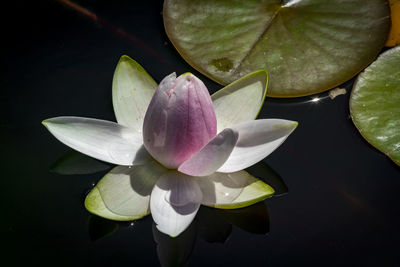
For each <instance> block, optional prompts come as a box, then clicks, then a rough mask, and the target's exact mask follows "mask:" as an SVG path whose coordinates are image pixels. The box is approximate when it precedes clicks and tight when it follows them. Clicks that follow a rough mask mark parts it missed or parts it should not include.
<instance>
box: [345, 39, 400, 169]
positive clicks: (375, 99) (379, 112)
mask: <svg viewBox="0 0 400 267" xmlns="http://www.w3.org/2000/svg"><path fill="white" fill-rule="evenodd" d="M350 111H351V117H352V119H353V122H354V124H355V125H356V127H357V128H358V130H359V131H360V133H361V135H362V136H363V137H364V138H365V139H366V140H367V141H368V142H369V143H371V144H372V145H373V146H374V147H376V148H377V149H379V150H380V151H382V152H383V153H385V154H386V155H387V156H389V157H390V158H391V159H392V160H393V161H394V162H395V163H396V164H397V165H400V46H397V47H394V48H392V49H390V50H388V51H386V52H385V53H383V54H381V55H380V56H379V58H378V59H377V60H376V61H375V62H374V63H372V64H371V66H369V67H368V68H366V69H365V70H364V72H363V73H361V74H360V75H359V77H358V78H357V81H356V83H355V85H354V88H353V91H352V93H351V97H350Z"/></svg>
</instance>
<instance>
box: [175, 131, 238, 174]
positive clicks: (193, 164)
mask: <svg viewBox="0 0 400 267" xmlns="http://www.w3.org/2000/svg"><path fill="white" fill-rule="evenodd" d="M237 140H238V133H237V132H235V131H233V130H232V129H229V128H227V129H225V130H223V131H222V132H221V133H219V134H218V135H217V136H216V137H214V138H213V139H212V140H211V141H210V142H209V143H208V144H207V145H205V146H204V147H203V148H202V149H201V150H200V151H198V152H197V153H196V154H193V156H192V157H191V158H189V159H188V160H187V161H185V162H184V163H182V165H181V166H179V168H178V171H180V172H182V173H185V174H188V175H191V176H207V175H210V174H212V173H214V172H215V171H216V170H218V169H219V168H220V167H221V166H222V165H223V164H224V163H225V161H226V160H227V159H228V157H229V155H230V154H231V152H232V150H233V148H234V147H235V145H236V142H237Z"/></svg>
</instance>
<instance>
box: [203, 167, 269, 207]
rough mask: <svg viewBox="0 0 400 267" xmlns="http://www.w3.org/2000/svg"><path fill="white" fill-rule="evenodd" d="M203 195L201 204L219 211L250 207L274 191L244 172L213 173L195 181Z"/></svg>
mask: <svg viewBox="0 0 400 267" xmlns="http://www.w3.org/2000/svg"><path fill="white" fill-rule="evenodd" d="M196 181H197V183H198V184H199V186H200V188H201V191H202V193H203V201H202V203H201V204H203V205H205V206H210V207H214V208H220V209H238V208H243V207H247V206H250V205H252V204H254V203H257V202H259V201H261V200H264V199H266V198H267V197H270V196H271V195H273V194H274V189H273V188H272V187H270V186H269V185H267V184H265V183H263V182H262V181H260V180H258V179H257V178H254V177H253V176H251V175H250V174H249V173H247V172H246V171H239V172H234V173H215V174H213V175H210V176H207V177H201V178H197V179H196Z"/></svg>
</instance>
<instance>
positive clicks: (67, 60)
mask: <svg viewBox="0 0 400 267" xmlns="http://www.w3.org/2000/svg"><path fill="white" fill-rule="evenodd" d="M60 2H62V1H58V2H57V1H30V2H27V3H24V2H20V1H14V2H13V3H12V4H11V3H8V4H6V5H5V6H3V8H2V11H3V16H2V26H3V27H2V28H3V31H2V35H3V41H2V46H3V49H2V51H1V53H2V59H3V60H2V64H1V80H0V84H1V92H0V104H1V108H2V110H3V116H1V119H0V127H1V131H0V137H1V138H0V140H1V152H2V153H1V162H2V175H1V180H0V183H1V187H0V188H1V189H0V190H1V193H0V197H1V220H0V224H1V228H0V229H1V231H2V234H1V240H2V244H3V246H2V247H3V248H2V253H1V254H2V257H1V262H2V263H3V264H4V266H22V265H30V266H159V264H160V261H161V262H162V263H164V264H166V263H174V262H175V263H176V262H187V264H188V266H299V265H300V266H305V265H307V266H338V265H341V266H342V265H352V266H398V265H399V264H400V263H399V260H398V251H399V247H400V245H399V241H400V239H399V238H400V233H399V230H398V228H399V225H400V207H399V197H398V196H399V188H400V168H399V167H398V166H396V165H395V164H393V163H392V162H391V161H390V160H389V159H388V158H386V157H385V156H384V155H383V154H381V153H379V152H378V151H377V150H375V149H374V148H373V147H371V146H370V145H369V144H368V143H367V142H365V141H364V140H363V139H362V138H361V136H360V134H359V133H358V131H357V130H356V129H355V127H354V126H353V124H352V122H351V120H350V119H349V109H348V98H349V95H348V94H347V95H344V96H338V97H337V98H335V99H334V100H331V99H330V98H328V97H327V95H326V94H320V95H319V97H321V98H322V100H321V101H319V102H312V101H310V100H311V98H310V97H306V98H301V99H296V100H276V99H269V98H267V100H266V104H265V105H264V107H263V109H262V111H261V113H260V117H261V118H274V117H275V118H284V119H290V120H297V121H299V127H298V128H297V130H296V131H295V133H294V134H293V135H292V136H291V137H290V138H289V139H288V140H287V141H286V142H285V143H284V144H283V145H282V146H281V147H280V148H279V149H278V150H277V151H275V152H274V153H273V154H272V155H271V156H269V157H268V158H267V159H265V161H264V164H267V165H268V166H269V168H271V169H273V170H274V172H275V174H274V175H272V178H269V179H270V181H269V182H270V183H271V185H275V186H276V187H278V188H279V190H280V193H284V194H281V195H280V196H276V197H273V198H271V199H268V200H267V201H265V203H261V204H259V205H257V206H255V207H252V208H250V209H246V210H243V211H237V212H220V211H216V210H213V209H207V208H202V209H201V211H200V213H199V215H198V217H197V218H196V221H195V223H194V224H193V225H192V226H191V227H190V228H189V229H188V230H187V231H186V232H185V233H184V234H183V235H182V236H181V237H180V238H178V239H170V238H168V237H166V236H164V235H162V234H160V233H158V232H157V231H154V229H153V222H152V219H151V218H150V217H147V218H145V219H143V220H139V221H135V222H133V223H114V222H111V221H107V220H103V219H100V218H98V217H95V216H92V215H90V214H89V213H88V212H87V211H86V210H85V208H84V206H83V200H84V198H85V195H86V193H87V192H88V190H90V188H91V187H92V186H93V184H95V183H96V182H97V181H98V180H99V179H100V178H101V177H102V176H103V175H104V173H106V171H107V170H105V168H107V167H108V166H105V167H104V166H103V167H104V168H103V170H102V171H100V172H97V173H88V174H81V175H61V174H59V173H56V172H54V171H51V170H50V168H51V166H53V164H54V163H55V162H56V161H57V159H59V158H60V157H62V156H63V155H65V154H66V153H69V152H71V150H70V149H69V148H67V147H66V146H64V145H63V144H61V143H60V142H58V141H57V140H56V139H55V138H53V137H52V136H51V135H50V134H49V133H48V132H47V130H46V129H45V128H44V127H43V126H42V125H41V124H40V122H41V121H42V120H43V119H46V118H49V117H55V116H60V115H74V116H82V117H95V118H100V119H106V120H114V115H113V110H112V105H111V81H112V75H113V71H114V68H115V65H116V63H117V61H118V59H119V57H120V56H121V55H122V54H127V55H129V56H131V57H132V58H134V59H135V60H137V61H138V62H140V63H141V64H142V66H143V67H144V68H145V69H147V70H148V72H149V73H150V74H151V75H152V76H153V77H154V79H155V80H156V81H160V80H161V79H162V78H163V77H164V76H166V75H167V74H169V73H171V72H173V71H176V72H177V73H178V74H179V73H184V72H187V71H190V72H193V73H194V74H196V75H198V76H199V77H201V78H202V79H203V80H204V81H205V83H206V85H207V86H208V88H209V89H210V91H211V92H214V91H216V90H218V89H219V88H220V86H219V85H217V84H215V83H213V82H212V81H210V80H208V79H207V78H205V77H204V76H202V75H201V74H199V73H198V72H197V71H195V70H194V69H192V68H191V67H190V66H189V65H188V64H187V63H186V62H185V61H184V60H183V59H182V58H181V57H180V56H179V55H178V54H177V52H176V51H175V50H174V48H173V47H172V45H171V44H170V42H169V41H168V39H167V37H166V35H165V33H164V29H163V24H162V17H161V14H160V12H161V10H162V1H141V2H138V1H77V2H76V3H78V4H79V5H80V6H82V7H85V8H87V9H88V10H90V11H91V12H93V13H85V12H86V10H84V9H81V10H79V8H78V7H74V8H73V7H68V6H67V5H65V4H62V3H60ZM93 14H96V16H93ZM6 15H11V16H8V19H5V17H6ZM344 86H345V87H346V88H347V89H350V88H351V86H352V81H350V82H348V83H346V84H345V85H344ZM92 163H93V162H92ZM92 163H90V164H92ZM90 164H89V165H90ZM95 165H96V164H95ZM267 165H263V164H261V165H258V169H256V170H253V171H255V172H258V173H259V174H260V175H261V176H262V175H263V173H264V174H265V173H268V174H271V170H269V169H268V170H266V169H265V168H268V167H266V166H267ZM90 166H92V165H90ZM86 167H87V166H86ZM267 176H268V177H270V175H267ZM279 177H280V178H279ZM267 180H268V179H267ZM285 186H287V188H288V190H286V188H285ZM286 191H288V192H286ZM285 192H286V193H285Z"/></svg>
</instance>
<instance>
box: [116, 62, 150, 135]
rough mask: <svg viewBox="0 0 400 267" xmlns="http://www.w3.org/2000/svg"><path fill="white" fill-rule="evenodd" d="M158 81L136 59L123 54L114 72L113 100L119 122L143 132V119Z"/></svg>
mask: <svg viewBox="0 0 400 267" xmlns="http://www.w3.org/2000/svg"><path fill="white" fill-rule="evenodd" d="M156 88H157V83H156V82H155V81H154V80H153V78H151V76H150V75H149V74H148V73H147V72H146V71H145V70H144V69H143V68H142V66H140V65H139V64H138V63H137V62H136V61H134V60H133V59H131V58H130V57H128V56H122V57H121V59H120V60H119V62H118V65H117V67H116V69H115V72H114V78H113V84H112V100H113V106H114V112H115V117H116V118H117V121H118V123H119V124H121V125H124V126H128V127H130V128H132V129H134V130H136V131H138V132H142V127H143V119H144V115H145V114H146V110H147V107H148V106H149V103H150V100H151V98H152V97H153V94H154V92H155V91H156Z"/></svg>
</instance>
